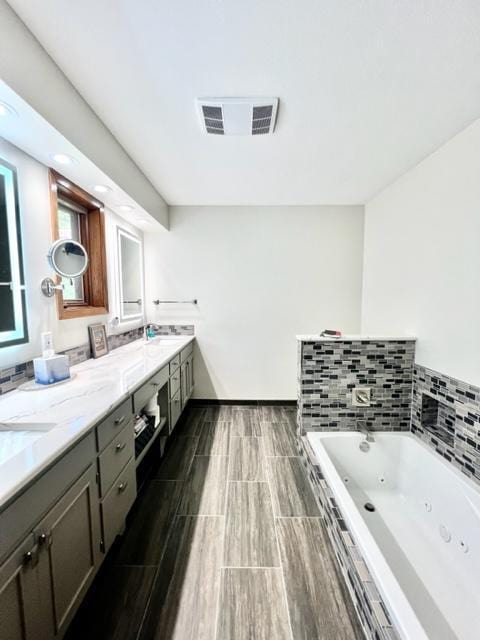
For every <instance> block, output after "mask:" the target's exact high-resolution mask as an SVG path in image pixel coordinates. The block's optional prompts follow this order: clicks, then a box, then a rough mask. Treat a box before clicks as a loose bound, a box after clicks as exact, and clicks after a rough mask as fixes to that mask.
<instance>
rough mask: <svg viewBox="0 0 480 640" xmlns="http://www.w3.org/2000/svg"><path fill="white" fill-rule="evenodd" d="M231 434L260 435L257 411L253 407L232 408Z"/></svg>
mask: <svg viewBox="0 0 480 640" xmlns="http://www.w3.org/2000/svg"><path fill="white" fill-rule="evenodd" d="M231 435H232V436H261V435H262V432H261V429H260V421H259V417H258V411H257V410H256V409H255V408H253V409H249V410H245V409H234V410H232V429H231Z"/></svg>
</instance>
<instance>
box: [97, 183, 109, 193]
mask: <svg viewBox="0 0 480 640" xmlns="http://www.w3.org/2000/svg"><path fill="white" fill-rule="evenodd" d="M93 190H94V191H96V192H97V193H109V192H110V191H112V187H107V185H106V184H96V185H95V186H94V187H93Z"/></svg>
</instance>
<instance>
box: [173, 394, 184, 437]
mask: <svg viewBox="0 0 480 640" xmlns="http://www.w3.org/2000/svg"><path fill="white" fill-rule="evenodd" d="M181 396H182V394H181V393H180V389H179V390H178V391H177V393H176V394H175V396H174V397H173V398H172V399H171V400H170V432H171V431H172V430H173V428H174V426H175V425H176V424H177V421H178V419H179V417H180V414H181V413H182V397H181Z"/></svg>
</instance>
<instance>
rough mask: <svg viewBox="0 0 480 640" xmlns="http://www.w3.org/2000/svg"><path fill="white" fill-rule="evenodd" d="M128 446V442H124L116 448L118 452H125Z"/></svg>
mask: <svg viewBox="0 0 480 640" xmlns="http://www.w3.org/2000/svg"><path fill="white" fill-rule="evenodd" d="M126 446H127V443H126V442H122V443H121V444H120V443H119V444H117V446H116V447H115V450H116V451H123V450H124V449H125V447H126Z"/></svg>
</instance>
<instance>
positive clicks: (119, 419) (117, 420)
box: [115, 416, 125, 425]
mask: <svg viewBox="0 0 480 640" xmlns="http://www.w3.org/2000/svg"><path fill="white" fill-rule="evenodd" d="M123 422H125V416H122V417H121V418H117V419H116V420H115V424H116V425H119V424H122V423H123Z"/></svg>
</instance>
